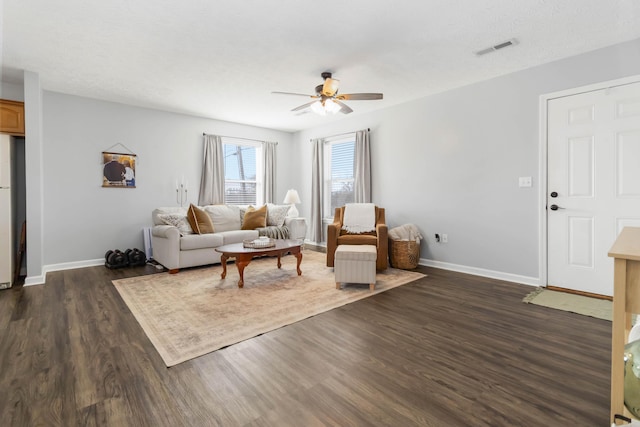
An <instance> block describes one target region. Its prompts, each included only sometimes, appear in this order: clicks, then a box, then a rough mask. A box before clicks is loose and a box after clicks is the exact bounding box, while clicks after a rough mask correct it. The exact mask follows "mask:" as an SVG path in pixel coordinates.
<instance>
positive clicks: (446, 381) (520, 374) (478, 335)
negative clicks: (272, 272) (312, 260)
mask: <svg viewBox="0 0 640 427" xmlns="http://www.w3.org/2000/svg"><path fill="white" fill-rule="evenodd" d="M419 269H420V270H421V271H423V272H425V273H426V274H428V276H427V277H426V278H424V279H421V280H419V281H417V282H414V283H411V284H408V285H405V286H401V287H399V288H396V289H392V290H390V291H387V292H384V293H381V294H378V295H375V296H373V297H370V298H366V299H364V300H362V301H359V302H356V303H353V304H350V305H347V306H344V307H341V308H338V309H335V310H332V311H330V312H327V313H323V314H321V315H318V316H315V317H312V318H310V319H307V320H304V321H301V322H298V323H295V324H293V325H290V326H287V327H284V328H281V329H278V330H275V331H272V332H270V333H267V334H264V335H262V336H259V337H256V338H253V339H250V340H247V341H244V342H242V343H239V344H236V345H233V346H230V347H227V348H225V349H222V350H219V351H216V352H213V353H210V354H208V355H205V356H202V357H199V358H197V359H194V360H191V361H188V362H185V363H182V364H180V365H177V366H175V367H172V368H166V367H165V365H164V364H163V362H162V360H161V359H160V356H159V355H158V354H157V352H156V351H155V349H154V347H153V345H152V344H151V342H150V341H149V340H148V339H147V337H146V335H145V334H144V332H143V331H142V329H141V328H140V327H139V325H138V323H137V322H136V320H135V318H134V317H133V316H132V315H131V313H130V312H129V310H128V308H127V307H126V305H125V304H124V303H123V301H122V300H121V298H120V296H119V295H118V293H117V292H116V290H115V289H114V287H113V286H112V284H111V280H113V279H117V278H122V277H128V276H133V275H140V274H150V273H153V272H155V269H153V268H151V267H137V268H132V269H122V270H109V269H106V268H104V267H91V268H84V269H77V270H67V271H60V272H54V273H49V274H48V275H47V283H46V285H44V286H31V287H26V288H23V287H16V288H13V289H8V290H3V291H0V329H1V330H2V335H1V336H0V425H2V426H21V427H22V426H35V425H58V426H76V425H77V426H252V427H253V426H255V427H258V426H447V427H455V426H465V427H466V426H556V425H557V426H560V425H562V426H564V425H567V426H568V425H576V426H604V425H609V421H608V412H609V381H610V380H609V369H610V357H611V356H610V344H611V323H610V322H608V321H604V320H598V319H594V318H590V317H586V316H580V315H576V314H572V313H567V312H562V311H557V310H552V309H548V308H544V307H539V306H535V305H531V304H524V303H522V302H521V300H522V298H523V297H524V296H525V295H526V294H527V293H528V292H530V291H531V290H532V288H531V287H529V286H524V285H518V284H513V283H508V282H502V281H498V280H491V279H486V278H480V277H476V276H470V275H465V274H460V273H454V272H448V271H444V270H438V269H432V268H425V267H420V268H419ZM336 292H339V291H336Z"/></svg>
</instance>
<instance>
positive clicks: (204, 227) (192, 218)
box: [187, 203, 214, 234]
mask: <svg viewBox="0 0 640 427" xmlns="http://www.w3.org/2000/svg"><path fill="white" fill-rule="evenodd" d="M187 220H188V221H189V225H190V226H191V228H192V229H193V231H194V232H195V233H197V234H209V233H213V232H214V229H213V222H212V221H211V217H210V216H209V214H208V213H206V212H205V211H203V210H202V209H200V208H198V207H196V206H194V205H193V203H191V204H190V205H189V209H188V210H187Z"/></svg>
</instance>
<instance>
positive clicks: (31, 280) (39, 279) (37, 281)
mask: <svg viewBox="0 0 640 427" xmlns="http://www.w3.org/2000/svg"><path fill="white" fill-rule="evenodd" d="M97 265H104V258H100V259H88V260H84V261H74V262H63V263H60V264H49V265H45V266H43V267H42V275H41V276H28V277H27V278H26V279H25V280H24V286H31V285H43V284H44V283H45V281H46V279H47V273H48V272H50V271H61V270H72V269H74V268H84V267H95V266H97Z"/></svg>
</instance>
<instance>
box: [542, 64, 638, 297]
mask: <svg viewBox="0 0 640 427" xmlns="http://www.w3.org/2000/svg"><path fill="white" fill-rule="evenodd" d="M639 82H640V74H636V75H634V76H629V77H623V78H620V79H614V80H607V81H604V82H599V83H593V84H589V85H586V86H578V87H574V88H570V89H565V90H561V91H558V92H550V93H545V94H542V95H540V98H539V113H538V114H539V116H538V117H539V124H540V129H539V143H538V145H539V160H538V165H539V168H538V176H539V180H540V186H539V191H538V212H539V213H540V215H539V221H538V230H539V233H538V241H539V242H538V248H539V255H538V258H539V259H538V266H539V273H538V274H539V277H540V286H544V287H546V286H548V284H549V283H548V279H549V277H548V273H549V272H548V256H549V255H548V253H549V251H548V247H547V245H548V242H547V232H548V228H547V227H548V224H547V194H548V192H549V189H548V188H547V162H548V154H547V153H548V144H549V138H548V131H549V126H548V120H547V113H548V111H547V104H548V102H549V101H551V100H553V99H556V98H563V97H567V96H573V95H579V94H581V93H586V92H594V91H596V90H602V89H608V88H612V87H616V86H624V85H628V84H632V83H639Z"/></svg>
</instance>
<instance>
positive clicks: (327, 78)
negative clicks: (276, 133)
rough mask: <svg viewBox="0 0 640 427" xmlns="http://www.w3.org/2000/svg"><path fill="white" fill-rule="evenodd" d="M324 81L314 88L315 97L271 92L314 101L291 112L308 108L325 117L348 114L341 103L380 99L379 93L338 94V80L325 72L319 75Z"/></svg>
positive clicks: (349, 110)
mask: <svg viewBox="0 0 640 427" xmlns="http://www.w3.org/2000/svg"><path fill="white" fill-rule="evenodd" d="M320 75H321V76H322V78H323V79H324V83H323V84H321V85H318V86H316V94H315V95H305V94H302V93H291V92H271V93H274V94H278V95H297V96H306V97H308V98H312V99H314V100H313V101H311V102H308V103H306V104H303V105H300V106H299V107H296V108H294V109H293V110H291V111H302V110H305V109H307V108H310V109H311V110H312V111H313V112H315V113H318V114H321V115H326V114H327V113H329V114H335V113H337V112H338V111H339V112H341V113H343V114H349V113H351V112H352V111H353V110H352V109H351V108H350V107H349V106H348V105H347V104H345V103H344V102H342V101H369V100H375V99H382V94H381V93H345V94H340V95H339V94H338V87H339V85H340V80H336V79H334V78H332V77H331V73H330V72H328V71H325V72H324V73H322V74H320Z"/></svg>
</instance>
